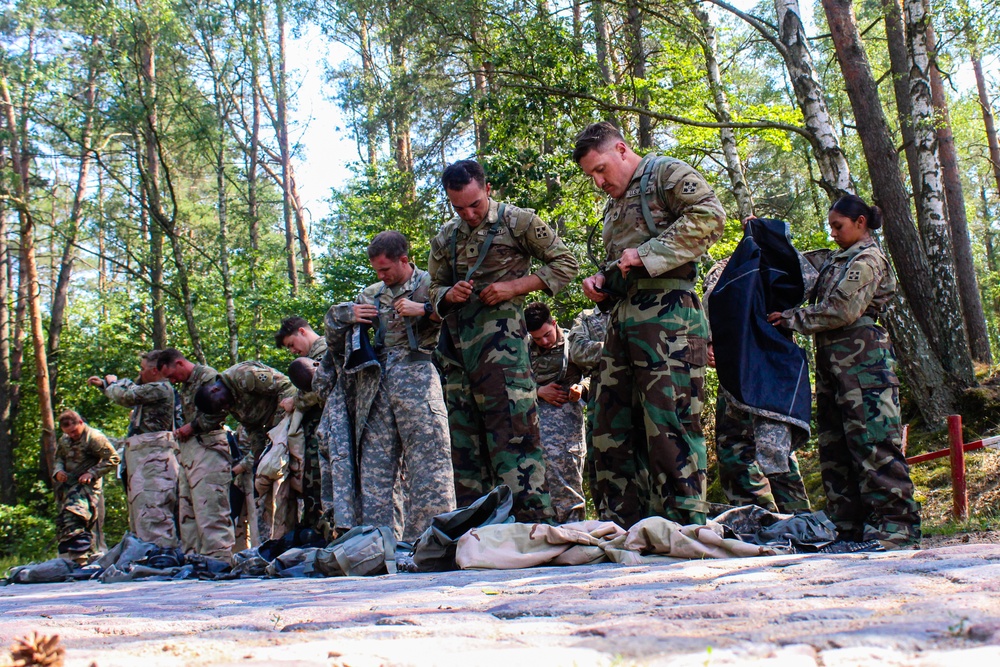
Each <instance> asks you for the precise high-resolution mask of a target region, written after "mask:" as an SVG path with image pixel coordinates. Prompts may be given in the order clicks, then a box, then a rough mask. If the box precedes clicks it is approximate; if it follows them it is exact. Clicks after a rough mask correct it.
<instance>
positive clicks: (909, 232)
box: [822, 0, 974, 423]
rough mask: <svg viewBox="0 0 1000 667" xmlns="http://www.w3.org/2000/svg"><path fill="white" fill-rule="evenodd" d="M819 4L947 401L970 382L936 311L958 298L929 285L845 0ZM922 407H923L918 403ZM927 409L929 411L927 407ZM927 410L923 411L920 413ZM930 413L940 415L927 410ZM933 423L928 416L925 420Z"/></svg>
mask: <svg viewBox="0 0 1000 667" xmlns="http://www.w3.org/2000/svg"><path fill="white" fill-rule="evenodd" d="M822 4H823V9H824V11H825V13H826V17H827V22H828V23H829V26H830V31H831V34H832V36H833V43H834V47H835V49H836V53H837V60H838V61H839V63H840V68H841V71H842V73H843V75H844V81H845V83H846V87H847V93H848V96H849V98H850V100H851V107H852V109H853V111H854V116H855V117H856V118H864V119H865V122H864V123H863V124H859V125H858V134H859V136H860V138H861V143H862V147H863V149H864V153H865V159H866V161H867V163H868V172H869V174H870V177H871V179H872V189H873V191H874V193H875V200H876V203H877V204H878V205H879V206H880V207H881V208H882V210H883V213H884V214H885V239H886V243H887V245H888V248H889V251H890V254H891V256H892V260H893V263H894V264H895V267H896V273H897V275H898V277H899V285H900V288H901V289H902V291H903V294H904V296H905V297H906V299H907V301H908V304H909V307H910V309H911V312H912V313H913V315H914V316H915V318H916V321H917V323H918V324H919V325H920V329H921V330H922V331H923V332H924V334H925V336H926V338H927V342H928V345H929V347H928V349H929V350H930V351H931V352H933V355H934V356H935V357H936V358H937V361H938V362H939V363H940V367H941V369H942V371H943V375H940V376H939V375H935V374H934V370H935V369H934V368H933V367H932V366H933V364H930V363H929V364H927V369H928V377H927V380H926V383H927V386H926V388H927V389H928V390H930V389H931V388H932V389H933V394H934V395H935V396H937V397H938V398H939V399H940V402H939V403H938V404H939V405H948V406H952V405H954V403H955V399H956V397H957V392H958V391H959V390H960V389H963V388H965V387H968V386H971V385H972V384H973V382H974V377H973V374H972V361H971V358H970V357H969V352H968V346H967V345H966V344H965V339H964V335H963V336H961V337H960V338H957V337H956V335H955V332H954V330H953V329H950V324H951V320H952V319H953V318H951V317H948V316H946V315H945V314H944V313H943V312H942V311H943V310H944V309H945V308H947V306H948V304H949V303H951V304H953V305H954V307H955V310H956V311H957V306H958V303H957V302H958V298H957V295H956V294H955V293H954V292H952V293H951V294H948V293H946V292H944V290H943V289H941V288H940V286H938V285H935V283H934V281H933V280H932V277H931V275H932V274H931V267H930V266H929V261H928V257H927V255H926V254H925V252H924V249H923V243H922V240H921V238H920V236H919V234H918V233H917V229H916V227H915V226H914V224H913V219H912V217H911V215H910V206H909V197H908V195H907V192H906V188H905V187H904V186H903V179H902V174H901V173H900V170H899V162H898V159H897V157H896V155H897V154H896V150H895V146H894V145H893V141H892V135H891V133H890V131H889V126H888V124H887V123H886V119H885V115H884V113H883V111H882V106H881V100H880V99H879V97H878V87H877V85H876V83H875V79H874V77H873V76H872V72H871V66H870V65H869V64H868V57H867V54H866V52H865V49H864V46H863V44H862V42H861V36H860V34H859V32H858V27H857V23H856V21H855V18H854V11H853V8H852V6H851V2H850V0H823V2H822ZM922 409H923V406H922ZM928 411H929V412H933V411H932V410H930V409H929V410H928ZM925 415H927V413H925ZM931 416H932V417H934V418H937V417H940V416H942V415H933V414H932V415H931ZM928 421H929V422H932V423H933V422H934V421H935V420H934V419H928Z"/></svg>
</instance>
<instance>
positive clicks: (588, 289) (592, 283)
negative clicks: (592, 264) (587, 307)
mask: <svg viewBox="0 0 1000 667" xmlns="http://www.w3.org/2000/svg"><path fill="white" fill-rule="evenodd" d="M602 287H604V274H603V273H596V274H594V275H592V276H590V277H589V278H584V280H583V294H584V296H586V297H587V298H588V299H590V300H591V301H593V302H594V303H600V302H601V301H604V299H606V298H607V295H606V294H605V293H604V292H599V291H598V290H599V289H601V288H602Z"/></svg>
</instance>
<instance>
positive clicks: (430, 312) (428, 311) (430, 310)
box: [424, 301, 434, 317]
mask: <svg viewBox="0 0 1000 667" xmlns="http://www.w3.org/2000/svg"><path fill="white" fill-rule="evenodd" d="M433 314H434V306H433V305H431V302H430V301H428V302H427V303H425V304H424V315H426V316H428V317H430V316H431V315H433Z"/></svg>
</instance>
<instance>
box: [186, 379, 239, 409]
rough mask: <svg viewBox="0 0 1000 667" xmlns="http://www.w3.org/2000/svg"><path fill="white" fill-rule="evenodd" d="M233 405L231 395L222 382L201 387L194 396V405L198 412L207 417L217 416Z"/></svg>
mask: <svg viewBox="0 0 1000 667" xmlns="http://www.w3.org/2000/svg"><path fill="white" fill-rule="evenodd" d="M232 404H233V394H232V392H230V391H229V387H227V386H226V385H225V384H223V382H222V380H218V379H217V380H216V381H215V382H213V383H212V384H206V385H204V386H203V387H201V388H200V389H199V390H198V392H197V393H196V394H195V395H194V405H195V407H196V408H198V410H199V411H200V412H203V413H205V414H209V415H215V414H219V413H220V412H225V411H226V410H228V409H229V406H231V405H232Z"/></svg>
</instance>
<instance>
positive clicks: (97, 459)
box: [52, 410, 121, 565]
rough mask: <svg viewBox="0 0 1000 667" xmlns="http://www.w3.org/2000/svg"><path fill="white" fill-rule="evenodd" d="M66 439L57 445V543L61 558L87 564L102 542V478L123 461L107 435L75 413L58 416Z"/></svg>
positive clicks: (54, 472)
mask: <svg viewBox="0 0 1000 667" xmlns="http://www.w3.org/2000/svg"><path fill="white" fill-rule="evenodd" d="M59 427H60V428H61V429H62V432H63V436H62V437H61V438H59V443H58V444H57V445H56V458H55V466H54V468H53V474H52V478H53V479H54V480H55V489H54V490H55V496H56V503H57V504H58V505H59V514H58V515H57V516H56V540H57V541H58V543H59V556H60V557H62V558H65V559H66V560H71V561H74V562H76V563H78V564H81V565H83V564H85V563H86V562H87V560H88V556H90V555H91V554H93V553H94V552H95V550H96V549H97V545H98V544H100V543H101V542H103V540H102V539H101V537H100V535H99V534H95V533H96V532H97V531H100V526H99V521H98V513H99V508H100V505H101V500H102V494H103V483H102V479H101V478H102V477H104V475H106V474H108V473H109V472H111V471H112V470H114V469H115V467H116V466H117V465H118V463H119V462H120V461H121V459H120V458H119V457H118V452H116V451H115V448H114V447H112V446H111V443H110V442H108V439H107V438H106V437H104V434H103V433H101V432H100V431H98V430H97V429H95V428H91V427H89V426H87V425H86V424H84V423H83V419H82V418H81V417H80V415H79V414H77V413H76V412H74V411H72V410H67V411H66V412H64V413H62V414H61V415H59Z"/></svg>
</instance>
